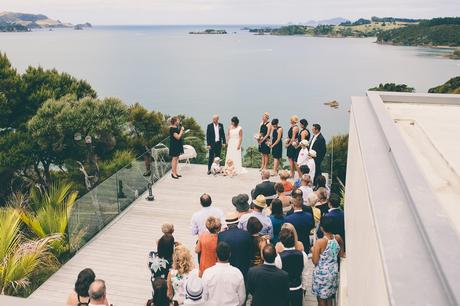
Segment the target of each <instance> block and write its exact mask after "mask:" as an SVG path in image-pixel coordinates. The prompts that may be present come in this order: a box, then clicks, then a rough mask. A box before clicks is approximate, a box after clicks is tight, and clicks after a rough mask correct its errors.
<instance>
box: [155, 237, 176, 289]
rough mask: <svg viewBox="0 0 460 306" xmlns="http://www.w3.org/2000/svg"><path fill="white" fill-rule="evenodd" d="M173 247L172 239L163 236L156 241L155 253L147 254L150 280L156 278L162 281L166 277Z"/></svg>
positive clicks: (170, 263)
mask: <svg viewBox="0 0 460 306" xmlns="http://www.w3.org/2000/svg"><path fill="white" fill-rule="evenodd" d="M174 245H175V243H174V237H173V236H172V235H169V234H164V235H163V236H161V238H160V239H159V240H158V243H157V251H156V252H155V251H151V252H150V253H149V268H150V271H151V272H152V277H151V278H152V280H153V279H155V278H157V277H161V278H164V279H166V278H167V277H168V273H169V269H170V268H171V265H172V257H173V252H174Z"/></svg>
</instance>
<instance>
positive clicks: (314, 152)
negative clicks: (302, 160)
mask: <svg viewBox="0 0 460 306" xmlns="http://www.w3.org/2000/svg"><path fill="white" fill-rule="evenodd" d="M308 155H310V156H311V157H313V158H315V157H316V151H315V150H310V151H308Z"/></svg>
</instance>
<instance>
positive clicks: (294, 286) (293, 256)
mask: <svg viewBox="0 0 460 306" xmlns="http://www.w3.org/2000/svg"><path fill="white" fill-rule="evenodd" d="M280 242H281V244H283V246H284V250H283V251H282V252H280V253H279V256H278V257H277V258H276V259H275V264H276V267H277V268H279V269H283V270H284V271H286V272H287V273H288V274H289V301H290V304H291V306H302V300H303V292H304V290H306V289H307V283H308V256H307V254H305V252H303V251H299V250H296V249H295V240H294V235H292V232H290V231H289V230H286V229H283V230H281V233H280Z"/></svg>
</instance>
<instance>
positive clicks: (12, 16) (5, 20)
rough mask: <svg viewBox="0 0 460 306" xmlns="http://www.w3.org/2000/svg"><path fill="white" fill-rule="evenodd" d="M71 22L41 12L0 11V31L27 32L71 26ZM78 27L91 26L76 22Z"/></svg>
mask: <svg viewBox="0 0 460 306" xmlns="http://www.w3.org/2000/svg"><path fill="white" fill-rule="evenodd" d="M72 27H74V25H73V24H71V23H67V22H62V21H60V20H55V19H51V18H49V17H48V16H45V15H42V14H26V13H16V12H0V32H29V31H31V30H33V29H44V28H47V29H54V28H72ZM75 27H78V29H83V28H85V27H86V28H88V27H91V24H90V23H84V24H78V25H76V26H75Z"/></svg>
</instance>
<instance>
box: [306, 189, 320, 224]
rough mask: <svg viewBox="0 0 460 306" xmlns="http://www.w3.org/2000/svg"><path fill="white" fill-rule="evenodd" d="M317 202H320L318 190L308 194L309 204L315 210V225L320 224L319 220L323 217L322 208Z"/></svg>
mask: <svg viewBox="0 0 460 306" xmlns="http://www.w3.org/2000/svg"><path fill="white" fill-rule="evenodd" d="M316 203H318V196H317V195H316V192H312V193H310V194H309V195H308V198H307V205H308V206H309V207H311V209H312V211H313V218H314V220H315V227H316V225H317V224H319V220H320V219H321V217H322V214H321V210H320V209H319V208H317V207H316Z"/></svg>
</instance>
